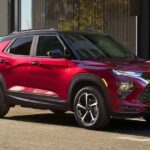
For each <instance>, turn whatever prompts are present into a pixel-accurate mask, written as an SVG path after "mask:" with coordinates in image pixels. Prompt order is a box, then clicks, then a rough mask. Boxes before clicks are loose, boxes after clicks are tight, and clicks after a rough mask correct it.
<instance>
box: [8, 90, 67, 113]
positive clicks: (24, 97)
mask: <svg viewBox="0 0 150 150" xmlns="http://www.w3.org/2000/svg"><path fill="white" fill-rule="evenodd" d="M7 100H8V103H9V104H10V105H12V106H13V105H20V106H22V107H30V108H38V109H51V108H52V109H58V110H64V111H68V110H69V105H68V103H67V102H65V101H63V100H61V99H59V97H53V96H45V95H36V94H28V93H20V92H8V93H7Z"/></svg>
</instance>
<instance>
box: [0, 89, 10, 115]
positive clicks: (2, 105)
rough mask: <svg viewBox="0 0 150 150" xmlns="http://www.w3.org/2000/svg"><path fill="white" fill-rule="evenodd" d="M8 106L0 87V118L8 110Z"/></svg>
mask: <svg viewBox="0 0 150 150" xmlns="http://www.w3.org/2000/svg"><path fill="white" fill-rule="evenodd" d="M9 109H10V107H9V106H8V104H7V102H6V99H5V96H4V92H3V90H2V88H1V87H0V118H3V117H4V116H5V115H6V114H7V113H8V111H9Z"/></svg>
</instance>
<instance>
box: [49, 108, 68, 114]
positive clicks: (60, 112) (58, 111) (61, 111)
mask: <svg viewBox="0 0 150 150" xmlns="http://www.w3.org/2000/svg"><path fill="white" fill-rule="evenodd" d="M50 110H51V112H53V113H55V114H64V113H65V112H66V111H64V110H58V109H50Z"/></svg>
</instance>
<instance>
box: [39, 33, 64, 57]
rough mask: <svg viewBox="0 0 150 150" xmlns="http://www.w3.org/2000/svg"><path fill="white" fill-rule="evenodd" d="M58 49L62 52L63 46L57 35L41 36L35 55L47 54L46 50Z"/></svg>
mask: <svg viewBox="0 0 150 150" xmlns="http://www.w3.org/2000/svg"><path fill="white" fill-rule="evenodd" d="M54 50H60V51H61V52H62V54H63V53H64V48H63V46H62V44H61V43H60V41H59V39H58V38H57V36H41V37H40V38H39V43H38V47H37V56H48V52H50V51H54Z"/></svg>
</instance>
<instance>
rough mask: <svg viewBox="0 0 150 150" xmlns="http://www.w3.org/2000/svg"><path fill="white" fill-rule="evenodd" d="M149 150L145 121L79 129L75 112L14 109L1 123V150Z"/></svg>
mask: <svg viewBox="0 0 150 150" xmlns="http://www.w3.org/2000/svg"><path fill="white" fill-rule="evenodd" d="M137 149H139V150H140V149H142V150H149V149H150V125H148V124H147V123H146V122H145V121H144V120H142V119H141V120H140V119H139V120H134V119H133V120H115V119H114V120H112V121H111V123H110V125H109V127H108V129H107V130H106V131H100V130H98V131H90V130H85V129H82V128H79V127H78V125H77V123H76V121H75V119H74V116H73V114H72V113H66V114H62V115H56V114H53V113H51V112H50V111H43V110H34V109H25V108H20V107H16V108H12V109H11V111H10V112H9V114H8V115H7V116H6V118H5V119H1V120H0V150H137Z"/></svg>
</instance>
